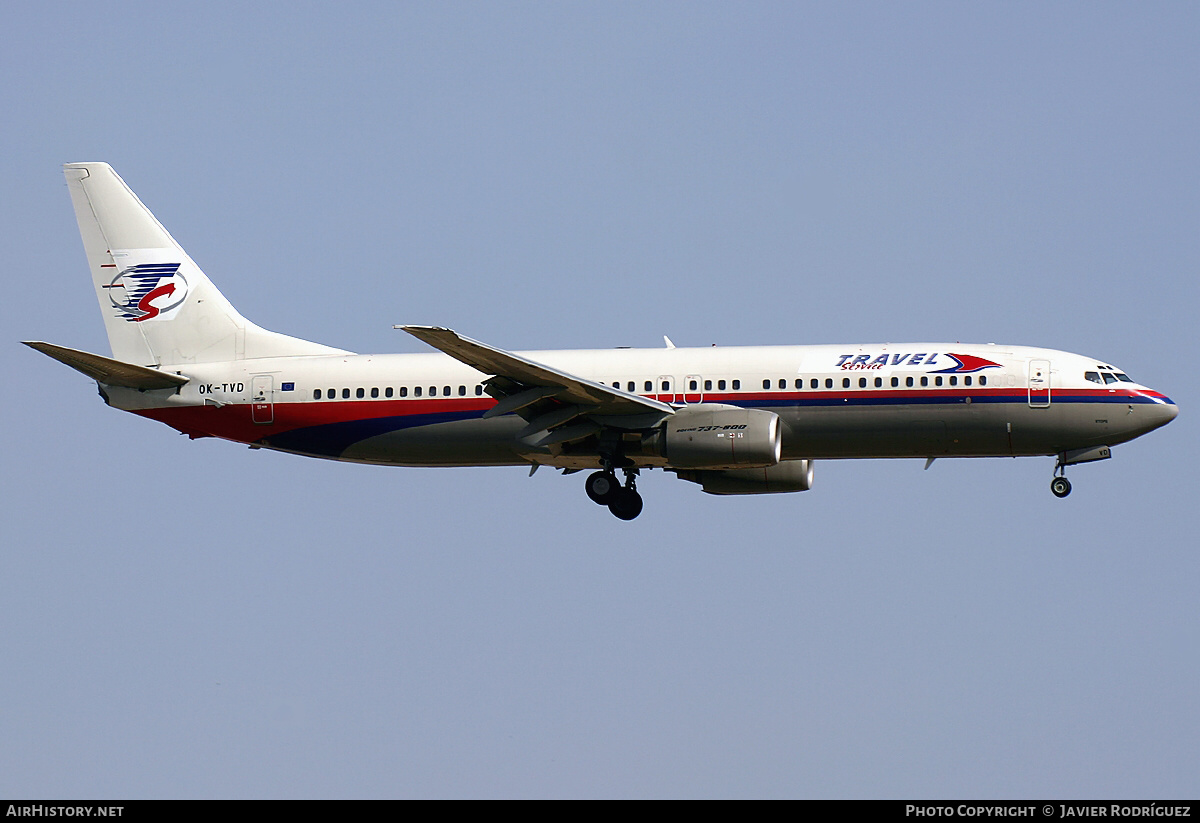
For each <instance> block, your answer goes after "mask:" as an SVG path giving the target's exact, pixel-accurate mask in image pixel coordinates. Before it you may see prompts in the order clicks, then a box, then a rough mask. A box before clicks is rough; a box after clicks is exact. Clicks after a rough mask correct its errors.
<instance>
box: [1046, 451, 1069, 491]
mask: <svg viewBox="0 0 1200 823" xmlns="http://www.w3.org/2000/svg"><path fill="white" fill-rule="evenodd" d="M1050 493H1051V494H1053V495H1054V496H1055V497H1058V498H1063V497H1066V496H1067V495H1068V494H1070V493H1071V481H1070V480H1068V479H1067V464H1066V463H1064V462H1063V458H1062V455H1059V456H1058V460H1057V461H1055V463H1054V477H1052V478H1051V479H1050Z"/></svg>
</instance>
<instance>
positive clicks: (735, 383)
mask: <svg viewBox="0 0 1200 823" xmlns="http://www.w3.org/2000/svg"><path fill="white" fill-rule="evenodd" d="M741 387H742V381H741V380H734V381H733V390H734V391H737V390H738V389H740V388H741Z"/></svg>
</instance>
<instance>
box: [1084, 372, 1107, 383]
mask: <svg viewBox="0 0 1200 823" xmlns="http://www.w3.org/2000/svg"><path fill="white" fill-rule="evenodd" d="M1083 379H1084V380H1090V381H1092V382H1093V383H1099V384H1101V385H1103V384H1104V381H1103V380H1101V379H1100V372H1096V371H1085V372H1084V373H1083Z"/></svg>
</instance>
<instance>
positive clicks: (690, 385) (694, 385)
mask: <svg viewBox="0 0 1200 823" xmlns="http://www.w3.org/2000/svg"><path fill="white" fill-rule="evenodd" d="M698 386H699V384H698V383H697V382H696V381H695V380H689V381H688V391H695V390H696V389H697V387H698Z"/></svg>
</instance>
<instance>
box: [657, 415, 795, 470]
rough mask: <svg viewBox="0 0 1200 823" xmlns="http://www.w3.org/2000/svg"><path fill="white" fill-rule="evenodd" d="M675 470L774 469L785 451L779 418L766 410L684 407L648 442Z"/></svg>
mask: <svg viewBox="0 0 1200 823" xmlns="http://www.w3.org/2000/svg"><path fill="white" fill-rule="evenodd" d="M642 448H643V450H644V451H648V452H650V453H652V454H657V455H659V456H660V457H665V458H666V460H667V464H668V465H669V466H671V467H672V468H682V469H693V468H695V469H740V468H749V467H752V466H774V465H775V464H776V463H778V462H779V456H780V453H781V449H782V441H781V436H780V427H779V416H778V415H777V414H775V413H774V412H769V411H763V410H761V409H743V408H739V407H738V406H727V405H724V404H720V403H699V404H696V405H694V406H687V407H685V408H682V409H679V410H678V411H676V412H675V414H673V415H671V416H670V417H668V418H667V419H666V420H665V421H664V422H663V423H662V424H661V425H660V426H659V427H658V428H657V429H655V430H654V431H653V432H651V433H650V434H648V435H646V436H645V437H643V439H642Z"/></svg>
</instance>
